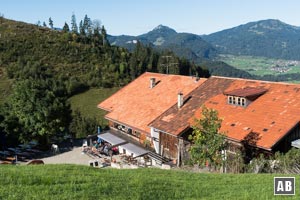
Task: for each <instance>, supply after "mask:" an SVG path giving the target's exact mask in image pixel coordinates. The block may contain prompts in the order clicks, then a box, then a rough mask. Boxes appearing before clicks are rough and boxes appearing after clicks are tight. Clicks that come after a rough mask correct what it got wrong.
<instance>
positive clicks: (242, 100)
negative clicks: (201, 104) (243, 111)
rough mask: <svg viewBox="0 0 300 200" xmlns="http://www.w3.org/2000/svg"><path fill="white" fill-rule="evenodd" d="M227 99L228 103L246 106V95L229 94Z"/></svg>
mask: <svg viewBox="0 0 300 200" xmlns="http://www.w3.org/2000/svg"><path fill="white" fill-rule="evenodd" d="M227 101H228V104H232V105H237V106H243V107H245V106H246V98H244V97H234V96H228V97H227Z"/></svg>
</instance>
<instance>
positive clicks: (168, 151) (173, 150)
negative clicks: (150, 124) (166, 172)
mask: <svg viewBox="0 0 300 200" xmlns="http://www.w3.org/2000/svg"><path fill="white" fill-rule="evenodd" d="M159 139H160V140H159V141H160V152H161V155H162V156H164V157H167V158H170V159H177V157H178V138H177V137H175V136H172V135H169V134H166V133H162V132H159Z"/></svg>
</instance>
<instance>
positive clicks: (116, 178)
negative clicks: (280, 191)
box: [0, 165, 300, 200]
mask: <svg viewBox="0 0 300 200" xmlns="http://www.w3.org/2000/svg"><path fill="white" fill-rule="evenodd" d="M275 176H278V175H275V174H208V173H194V172H185V171H177V170H161V169H153V168H152V169H151V168H143V169H134V170H133V169H131V170H118V169H96V168H91V167H88V166H76V165H39V166H26V165H23V166H1V167H0V199H5V200H9V199H60V200H63V199H147V200H148V199H155V200H157V199H251V200H253V199H257V200H260V199H299V197H300V190H299V175H297V177H296V195H295V196H274V194H273V177H275Z"/></svg>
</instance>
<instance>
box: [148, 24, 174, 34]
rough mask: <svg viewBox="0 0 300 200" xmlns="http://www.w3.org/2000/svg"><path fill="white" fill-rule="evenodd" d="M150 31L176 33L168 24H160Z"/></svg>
mask: <svg viewBox="0 0 300 200" xmlns="http://www.w3.org/2000/svg"><path fill="white" fill-rule="evenodd" d="M152 31H158V32H169V33H176V31H175V30H174V29H172V28H170V27H168V26H164V25H162V24H160V25H158V26H157V27H155V28H154V29H153V30H152Z"/></svg>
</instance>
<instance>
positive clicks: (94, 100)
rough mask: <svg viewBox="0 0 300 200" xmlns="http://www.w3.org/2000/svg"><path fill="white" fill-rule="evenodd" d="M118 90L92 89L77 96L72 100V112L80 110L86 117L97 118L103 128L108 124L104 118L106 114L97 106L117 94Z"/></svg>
mask: <svg viewBox="0 0 300 200" xmlns="http://www.w3.org/2000/svg"><path fill="white" fill-rule="evenodd" d="M118 89H119V88H101V89H96V88H92V89H90V90H88V91H86V92H84V93H81V94H78V95H75V96H73V97H71V98H70V102H71V107H72V110H73V111H74V110H76V109H78V110H79V111H80V112H81V113H82V115H83V116H85V117H90V118H94V117H95V118H96V119H97V121H98V122H99V123H100V124H101V125H102V126H103V125H105V124H106V123H107V121H106V120H104V118H103V116H104V115H105V114H106V112H105V111H103V110H100V109H99V108H97V105H98V104H99V103H100V102H101V101H103V100H104V99H106V98H108V97H109V96H111V95H112V94H113V93H115V92H116V91H117V90H118Z"/></svg>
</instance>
